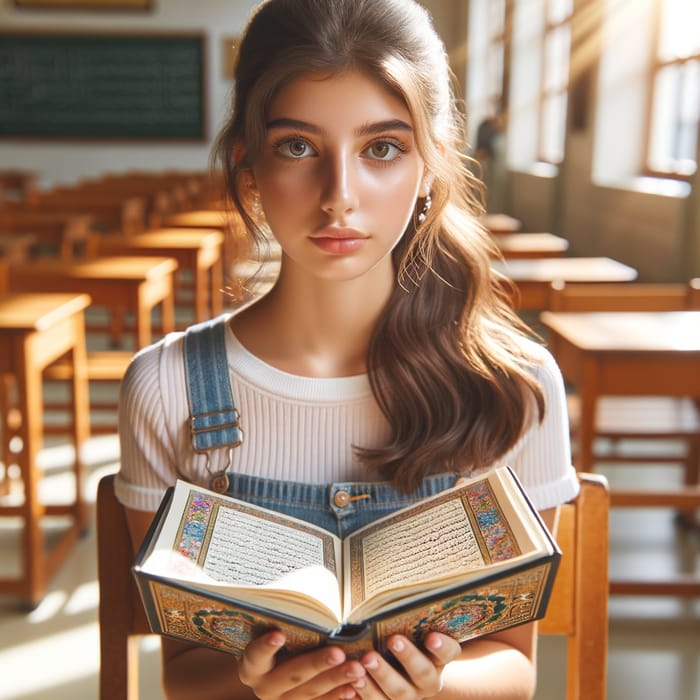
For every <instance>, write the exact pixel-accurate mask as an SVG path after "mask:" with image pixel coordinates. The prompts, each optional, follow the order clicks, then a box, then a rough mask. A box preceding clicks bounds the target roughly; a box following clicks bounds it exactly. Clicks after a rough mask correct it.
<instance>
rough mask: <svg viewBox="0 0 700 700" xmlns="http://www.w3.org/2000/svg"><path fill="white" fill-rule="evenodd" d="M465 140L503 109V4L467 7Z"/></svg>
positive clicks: (491, 0)
mask: <svg viewBox="0 0 700 700" xmlns="http://www.w3.org/2000/svg"><path fill="white" fill-rule="evenodd" d="M469 47H470V51H469V54H470V55H469V76H468V81H467V108H468V117H469V140H470V143H472V144H474V143H475V142H476V132H477V128H478V126H479V124H480V123H481V122H482V121H483V120H484V119H486V118H488V117H493V116H496V115H497V114H499V113H500V112H501V111H502V110H503V108H504V103H503V96H504V90H505V82H506V73H505V65H506V0H472V2H471V3H470V5H469Z"/></svg>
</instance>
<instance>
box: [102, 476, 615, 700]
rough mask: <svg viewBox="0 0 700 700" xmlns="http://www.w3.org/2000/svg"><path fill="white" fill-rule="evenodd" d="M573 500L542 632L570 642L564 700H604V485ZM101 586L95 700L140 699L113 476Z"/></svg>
mask: <svg viewBox="0 0 700 700" xmlns="http://www.w3.org/2000/svg"><path fill="white" fill-rule="evenodd" d="M579 481H580V484H581V491H580V493H579V495H578V497H577V498H576V499H575V500H574V501H572V502H571V503H568V504H566V505H564V506H562V507H561V508H560V512H559V521H558V526H557V541H558V542H559V545H560V547H561V549H562V551H563V553H564V556H563V557H562V560H561V564H560V567H559V572H558V573H557V578H556V581H555V584H554V589H553V591H552V597H551V600H550V604H549V608H548V610H547V615H546V616H545V618H544V619H543V620H541V621H540V623H539V629H540V633H541V634H553V635H564V636H566V637H567V695H566V697H567V700H604V698H605V687H606V671H607V640H608V614H607V599H608V506H609V498H608V487H607V482H606V480H605V478H604V477H603V476H601V475H597V474H596V475H594V474H579ZM97 544H98V579H99V587H100V606H99V622H100V659H101V663H100V700H127V699H128V700H136V699H137V698H138V648H137V642H138V636H139V635H142V634H148V633H149V628H148V623H147V622H146V618H145V615H144V613H143V609H142V607H141V600H140V598H139V594H138V591H137V590H136V585H135V583H134V580H133V576H132V574H131V571H130V567H131V564H132V562H133V550H132V546H131V539H130V536H129V531H128V528H127V523H126V512H125V510H124V507H123V506H122V505H121V504H120V503H119V501H117V499H116V496H115V495H114V475H109V476H105V477H103V478H102V479H101V480H100V483H99V485H98V490H97Z"/></svg>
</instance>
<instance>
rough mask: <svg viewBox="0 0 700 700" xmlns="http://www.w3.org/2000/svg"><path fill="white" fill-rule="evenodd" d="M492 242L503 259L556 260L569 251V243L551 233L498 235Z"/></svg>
mask: <svg viewBox="0 0 700 700" xmlns="http://www.w3.org/2000/svg"><path fill="white" fill-rule="evenodd" d="M493 240H494V242H495V243H496V245H497V246H498V249H499V250H500V251H501V253H502V254H503V256H504V257H505V258H508V259H509V260H513V259H516V258H549V257H553V258H558V257H561V256H562V255H563V254H564V253H565V252H566V251H567V250H568V249H569V241H567V240H566V238H562V237H561V236H555V235H554V234H553V233H499V234H495V235H494V236H493Z"/></svg>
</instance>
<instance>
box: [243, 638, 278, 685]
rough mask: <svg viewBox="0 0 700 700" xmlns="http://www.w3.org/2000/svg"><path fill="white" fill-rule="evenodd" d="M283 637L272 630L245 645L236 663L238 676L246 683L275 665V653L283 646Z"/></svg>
mask: <svg viewBox="0 0 700 700" xmlns="http://www.w3.org/2000/svg"><path fill="white" fill-rule="evenodd" d="M284 643H285V637H284V635H283V634H282V633H281V632H280V631H279V630H273V631H272V632H268V633H267V634H263V635H262V636H261V637H258V639H254V640H253V641H252V642H251V643H250V644H249V645H248V646H247V647H246V650H245V652H244V654H243V656H242V657H241V660H240V663H239V664H238V677H239V678H240V679H241V681H242V682H243V683H245V684H246V685H251V686H252V685H253V683H254V681H255V679H256V678H257V677H259V676H262V675H264V674H265V673H268V672H269V671H271V670H272V669H273V668H274V666H275V655H276V654H277V652H278V651H279V650H280V649H281V648H282V647H283V646H284Z"/></svg>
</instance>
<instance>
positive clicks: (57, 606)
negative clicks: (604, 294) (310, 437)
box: [0, 435, 700, 700]
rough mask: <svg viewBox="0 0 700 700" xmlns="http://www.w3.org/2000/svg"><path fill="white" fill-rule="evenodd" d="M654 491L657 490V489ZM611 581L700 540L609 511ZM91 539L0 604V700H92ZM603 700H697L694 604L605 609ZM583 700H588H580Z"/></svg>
mask: <svg viewBox="0 0 700 700" xmlns="http://www.w3.org/2000/svg"><path fill="white" fill-rule="evenodd" d="M70 456H71V451H70V450H69V449H67V448H65V447H62V446H61V445H60V444H59V445H57V446H55V447H52V448H50V449H47V450H45V452H44V453H43V454H42V460H43V464H44V466H45V469H46V473H47V478H46V479H45V480H44V484H43V486H44V488H45V491H46V493H47V494H48V493H51V494H60V493H66V492H68V489H69V488H70V479H69V478H68V477H67V476H65V474H64V471H63V465H64V464H65V463H67V462H68V461H69V460H70ZM85 456H86V459H87V462H88V464H89V471H90V478H89V480H88V495H89V499H90V501H91V502H92V501H94V494H95V488H96V484H97V481H98V480H99V478H100V477H101V476H102V475H103V474H105V473H107V472H109V471H113V470H115V469H116V468H117V465H118V459H119V454H118V443H117V440H116V437H115V436H112V435H108V436H103V437H98V438H93V439H92V440H91V441H90V444H89V445H88V448H87V449H86V451H85ZM607 473H608V476H609V477H610V479H611V481H612V483H622V482H624V481H625V480H629V479H634V480H635V481H637V482H639V480H640V474H641V479H642V480H648V481H650V482H651V481H653V479H655V478H656V479H657V480H658V479H659V477H660V476H661V477H663V478H664V479H667V478H669V477H668V474H671V476H672V477H673V478H676V476H677V475H676V474H675V472H674V469H673V468H672V467H667V468H666V469H665V470H664V471H661V470H659V469H657V468H650V467H644V468H643V469H642V470H638V469H634V468H630V467H624V468H623V467H615V468H614V469H610V470H608V472H607ZM657 483H658V481H657ZM611 532H612V537H611V545H612V554H611V572H612V573H613V574H614V573H616V572H620V571H625V572H630V571H635V572H636V571H642V572H643V571H649V570H650V569H653V570H654V571H656V572H659V573H663V572H664V571H672V570H675V567H677V566H679V562H680V563H681V564H683V565H685V566H689V567H692V569H691V570H695V571H700V556H699V554H700V536H699V535H698V534H697V533H696V534H690V535H689V534H687V533H685V534H684V533H683V532H682V531H680V530H678V528H677V527H676V526H675V525H674V523H673V518H672V515H671V513H669V512H666V511H660V510H657V511H653V510H639V511H614V512H613V513H612V517H611ZM16 545H17V532H16V523H11V522H10V523H8V522H5V523H0V574H2V573H5V572H9V571H13V570H17V566H18V563H17V558H16ZM97 601H98V592H97V583H96V580H95V541H94V530H91V532H90V533H89V535H88V536H87V537H85V538H84V539H83V540H81V541H80V542H79V543H78V545H77V546H76V547H75V548H74V550H73V551H72V552H71V554H70V556H69V558H68V560H67V561H66V562H65V564H64V565H63V567H62V568H61V569H60V571H59V572H58V574H57V575H56V577H55V579H54V580H53V581H52V583H51V586H50V591H49V593H48V594H47V595H46V597H45V599H44V600H43V602H42V603H41V605H39V606H38V607H37V608H36V609H35V610H34V611H33V612H31V613H26V612H22V611H21V610H19V609H18V606H17V601H16V600H13V599H11V598H1V597H0V698H2V699H4V700H30V699H32V700H43V699H44V698H46V699H47V700H48V699H49V698H50V699H51V700H64V699H65V700H69V699H70V700H83V699H85V700H90V699H92V698H97V672H98V666H99V653H98V643H99V633H98V627H97V622H96V617H97ZM610 614H611V619H610V654H609V695H608V697H609V698H610V700H700V600H686V601H682V600H676V599H647V598H619V597H615V598H613V599H612V600H611V606H610ZM153 641H154V640H153V639H147V640H146V641H145V643H144V645H143V653H142V656H143V660H142V684H143V690H142V697H143V698H144V699H145V700H161V699H162V694H161V692H160V690H159V687H158V686H159V680H158V676H159V659H158V653H157V650H156V649H155V647H154V644H153ZM564 659H565V651H564V648H563V644H562V643H561V641H560V640H558V639H553V638H544V639H543V640H542V641H541V645H540V655H539V664H540V685H539V690H538V693H537V699H538V700H561V699H562V698H563V697H564V666H565V661H564ZM584 700H585V699H584Z"/></svg>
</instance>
